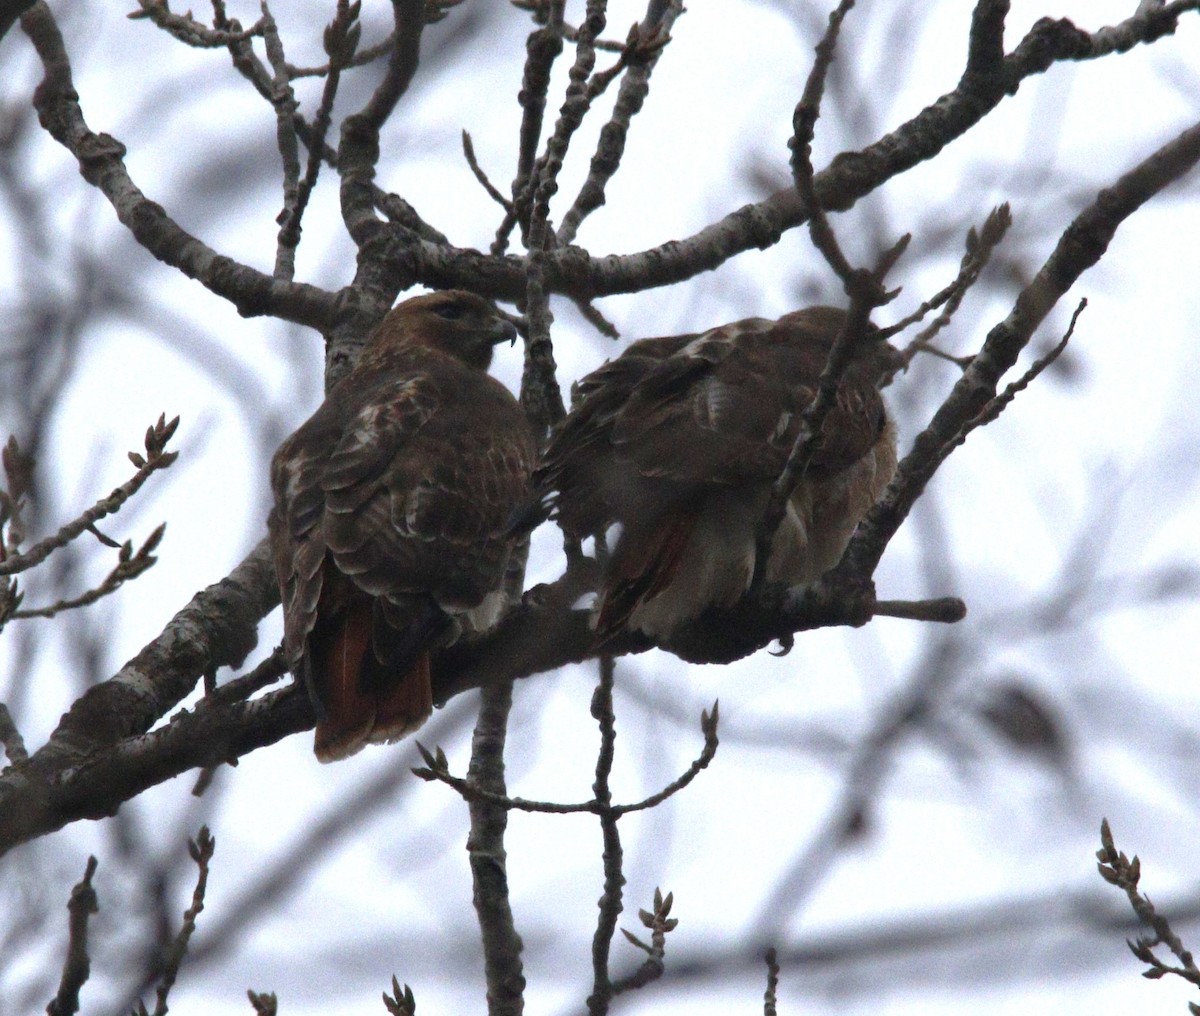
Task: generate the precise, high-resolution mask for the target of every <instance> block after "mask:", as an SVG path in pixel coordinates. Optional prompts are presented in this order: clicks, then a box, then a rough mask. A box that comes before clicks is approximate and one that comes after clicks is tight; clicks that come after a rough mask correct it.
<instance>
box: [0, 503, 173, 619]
mask: <svg viewBox="0 0 1200 1016" xmlns="http://www.w3.org/2000/svg"><path fill="white" fill-rule="evenodd" d="M166 528H167V524H166V523H165V522H164V523H163V524H162V525H160V526H159V527H158V528H157V529H155V530H154V532H152V533H151V534H150V535H149V536H148V537H146V541H145V543H143V544H142V545H141V546H140V547H138V549H137V551H136V553H135V552H134V549H133V544H132V543H131V542H130V541H128V540H126V541H125V543H123V544H120V545H119V546H120V553H119V554H118V556H117V566H116V567H115V568H114V569H113V570H112V571H110V572H109V573H108V574H107V575H106V576H105V577H104V579H103V580H102V581H101V582H100V584H99V585H97V586H94V587H93V588H92V589H89V590H88V591H87V592H86V593H82V594H81V595H79V596H76V597H73V598H72V599H69V600H59V601H57V602H56V603H52V604H50V605H49V606H48V607H27V608H25V609H23V610H15V611H13V613H12V615H11V616H12V618H13V620H22V619H24V618H30V617H54V615H55V614H58V613H61V612H62V611H64V610H75V609H76V608H78V607H86V606H88V605H89V604H92V603H95V602H96V601H97V600H99V599H102V598H103V597H105V596H108V595H110V594H112V593H115V592H116V591H117V590H118V589H120V588H121V586H123V585H124V584H125V583H126V582H128V581H129V580H130V579H135V578H137V577H138V576H139V575H141V574H142V573H143V572H145V571H147V570H148V569H149V568H152V567H153V566H154V564H155V563H156V562H157V561H158V558H157V557H155V556H154V554H153V551H154V550H155V549H156V548H157V547H158V544H159V541H160V540H162V536H163V533H164V532H165V531H166Z"/></svg>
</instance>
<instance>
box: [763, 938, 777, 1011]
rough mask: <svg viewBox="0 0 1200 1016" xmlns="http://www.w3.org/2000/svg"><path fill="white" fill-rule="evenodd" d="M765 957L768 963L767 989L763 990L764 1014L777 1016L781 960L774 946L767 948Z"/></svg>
mask: <svg viewBox="0 0 1200 1016" xmlns="http://www.w3.org/2000/svg"><path fill="white" fill-rule="evenodd" d="M763 959H764V960H765V961H766V964H767V990H766V991H765V992H763V1016H776V1013H777V1010H776V1008H775V1001H776V999H775V993H776V991H777V990H778V988H779V961H778V960H777V959H776V958H775V949H774V947H772V948H770V949H768V950H767V954H766V955H765V956H764V957H763Z"/></svg>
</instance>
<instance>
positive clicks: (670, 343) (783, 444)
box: [535, 307, 898, 642]
mask: <svg viewBox="0 0 1200 1016" xmlns="http://www.w3.org/2000/svg"><path fill="white" fill-rule="evenodd" d="M845 320H846V317H845V314H844V312H843V311H840V310H837V309H835V308H833V307H809V308H806V309H804V310H799V311H795V312H793V313H791V314H785V315H784V316H783V317H782V318H780V319H779V320H778V321H770V320H766V319H764V318H749V319H747V320H744V321H736V322H733V323H732V324H727V325H723V326H721V327H719V328H713V329H712V330H710V331H707V332H704V333H703V334H700V335H676V336H667V337H663V338H654V339H643V340H641V341H639V342H635V343H633V345H631V346H630V347H629V349H627V350H626V351H625V352H624V353H623V354H622V355H621V356H619V357H617V359H615V360H612V361H610V362H609V363H606V364H605V365H604V366H602V367H600V368H599V369H598V370H596V371H593V372H592V373H591V374H589V375H588V376H587V377H585V378H584V379H583V380H582V381H581V382H580V383H579V384H578V386H577V387H576V391H575V398H574V406H573V408H572V410H571V413H570V414H569V415H568V416H567V418H566V419H565V420H564V421H563V422H562V424H561V425H560V426H559V428H558V430H557V431H556V432H555V434H554V436H553V438H552V440H551V443H550V446H549V448H548V449H547V452H546V455H545V457H544V459H543V465H542V467H541V468H540V470H539V471H538V474H537V475H536V477H535V485H536V486H537V488H538V490H539V491H540V492H541V493H542V494H543V496H546V497H548V498H549V502H550V506H551V509H552V511H553V512H554V514H555V515H556V516H557V518H558V520H559V522H560V524H561V525H562V527H563V529H564V530H565V531H567V532H568V533H570V534H572V535H573V536H576V537H580V538H582V537H585V536H588V535H590V534H595V533H603V532H605V531H606V530H607V529H608V528H609V527H610V526H613V525H614V524H619V525H620V526H621V533H620V537H619V539H618V541H617V543H616V546H615V547H614V548H613V551H612V555H611V558H610V560H609V564H608V567H607V570H606V573H605V575H604V578H603V580H602V587H601V589H600V595H599V599H598V602H597V605H596V612H595V623H596V628H597V632H598V634H599V635H601V636H605V635H607V634H609V633H612V632H615V631H617V630H619V629H621V628H630V629H634V630H638V631H641V632H643V633H645V634H646V635H649V636H650V637H651V638H653V639H655V640H657V641H659V642H663V641H669V639H670V636H671V633H672V632H674V631H675V630H676V629H678V628H679V627H681V626H682V625H685V624H687V623H688V622H689V621H692V620H694V619H695V618H696V617H698V616H699V615H700V614H701V613H702V612H703V611H704V610H705V609H707V608H708V607H710V606H731V605H732V604H734V603H736V602H737V601H738V600H739V599H740V598H741V597H742V596H743V595H744V594H745V592H746V591H747V589H748V588H749V586H750V582H751V578H752V576H753V574H754V571H755V557H756V554H755V543H756V537H757V534H758V529H759V524H760V520H761V519H762V516H763V511H764V509H765V507H766V505H767V501H768V498H769V495H770V490H771V486H772V484H773V483H774V481H775V480H776V478H777V477H778V476H779V474H780V473H781V471H782V470H783V467H784V464H785V462H786V461H787V458H788V454H789V452H790V451H791V448H792V446H793V444H794V442H795V440H796V435H797V433H798V431H799V428H800V425H801V417H802V415H803V413H804V411H805V409H806V408H807V407H808V406H809V404H810V403H811V401H812V399H813V396H814V394H815V392H816V388H817V382H818V379H819V377H820V375H821V371H822V370H823V368H824V366H825V362H826V360H827V358H828V356H829V352H830V349H831V348H832V346H833V343H834V341H835V340H836V338H837V335H838V332H839V331H840V329H841V328H842V325H843V323H844V322H845ZM854 342H855V345H854V347H853V349H854V358H853V361H852V363H851V366H850V368H849V369H848V370H847V372H846V373H845V375H844V376H843V377H842V379H841V381H840V383H839V385H838V387H837V392H836V401H835V405H834V407H833V409H832V411H831V412H830V413H829V415H828V416H826V417H825V420H824V423H823V426H822V429H821V431H820V434H819V435H818V437H817V443H816V447H815V454H814V455H813V458H812V461H811V464H810V466H809V468H808V470H807V471H806V472H805V474H804V476H803V478H802V480H801V481H800V483H798V484H797V486H796V488H795V491H794V492H793V494H792V495H791V498H790V499H789V502H788V505H787V510H786V513H785V515H784V518H783V521H782V522H781V524H780V526H779V528H778V530H777V531H776V533H775V536H774V538H773V541H772V543H771V546H770V552H769V556H768V559H767V562H766V568H765V577H766V578H767V579H768V580H770V581H778V582H787V583H791V584H795V583H804V582H811V581H813V580H814V579H816V578H818V577H819V576H820V575H821V574H823V573H824V572H826V571H828V570H829V569H830V568H832V567H833V566H834V565H835V564H837V562H838V560H839V559H840V558H841V555H842V551H843V550H845V548H846V544H847V543H848V542H849V539H850V536H851V534H852V533H853V532H854V528H855V526H856V525H857V524H858V522H859V520H860V519H861V518H862V516H863V515H864V514H865V513H866V511H867V509H868V508H869V507H870V506H871V505H872V504H873V503H874V501H875V499H876V498H877V497H878V495H879V493H880V492H881V491H882V490H883V488H884V486H885V485H886V484H887V482H888V480H889V479H891V476H892V473H893V472H894V471H895V468H896V438H895V428H894V427H893V425H892V423H891V421H890V419H889V417H888V414H887V410H886V408H885V406H884V403H883V398H882V396H881V395H880V393H879V387H878V386H879V383H880V381H881V378H882V377H883V376H884V375H885V374H886V373H887V372H888V371H889V370H892V369H894V368H895V367H896V365H897V355H898V354H896V352H895V350H893V349H892V347H890V346H889V345H887V343H886V342H884V341H882V340H881V339H879V338H878V337H877V330H876V329H874V327H873V326H869V328H868V332H867V333H866V334H864V335H860V336H857V337H855V339H854Z"/></svg>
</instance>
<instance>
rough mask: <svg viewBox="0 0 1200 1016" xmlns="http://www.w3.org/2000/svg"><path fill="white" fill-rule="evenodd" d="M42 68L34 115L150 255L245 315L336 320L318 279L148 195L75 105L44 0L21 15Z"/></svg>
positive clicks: (117, 147)
mask: <svg viewBox="0 0 1200 1016" xmlns="http://www.w3.org/2000/svg"><path fill="white" fill-rule="evenodd" d="M21 27H22V28H24V30H25V33H26V35H28V36H29V38H30V40H31V41H32V42H33V45H34V48H35V49H36V50H37V53H38V56H39V57H40V59H41V61H42V66H43V68H44V69H45V76H44V77H43V78H42V83H41V84H40V85H38V87H37V90H36V91H35V92H34V95H33V104H34V106H35V108H36V109H37V113H38V119H39V121H40V122H41V124H42V126H43V127H44V128H45V129H46V130H47V131H48V132H49V133H50V135H51V136H52V137H53V138H54V140H55V141H57V142H58V143H59V144H61V145H62V146H63V147H64V148H66V149H67V150H68V151H69V152H70V153H71V154H72V155H73V156H75V158H76V159H77V160H78V161H79V171H80V172H81V173H82V174H83V178H84V179H85V180H86V181H87V182H88V183H90V184H91V185H92V186H94V187H97V188H99V190H100V191H101V192H102V193H103V194H104V196H105V197H106V198H108V200H109V202H110V203H111V204H112V206H113V209H114V211H116V213H117V218H118V219H120V220H121V223H122V224H123V225H125V226H126V227H127V228H128V229H129V231H130V232H131V233H133V236H134V238H135V239H136V240H137V241H138V243H140V244H141V245H142V246H143V247H145V248H146V250H148V251H149V252H150V253H151V254H152V255H154V257H156V258H157V259H158V260H159V261H162V262H163V263H164V264H168V265H170V266H171V267H172V268H178V269H179V270H180V271H181V272H183V273H184V275H186V276H188V277H189V278H192V279H196V280H197V281H198V282H200V283H201V284H203V285H204V286H206V287H207V288H208V289H210V290H211V291H212V292H214V293H216V294H217V296H221V297H224V298H225V299H226V300H228V301H229V302H230V303H232V304H233V305H234V307H236V308H237V311H238V313H239V314H241V315H242V316H243V317H255V316H258V315H263V314H270V315H273V316H274V317H279V318H283V319H284V320H285V321H294V322H295V323H297V324H302V325H310V326H311V327H313V328H317V329H321V330H326V329H328V327H329V326H330V325H331V323H332V322H333V320H334V314H335V299H334V296H333V294H331V293H327V292H326V291H325V290H323V289H318V288H317V287H316V286H308V285H304V284H302V283H296V282H286V281H284V280H281V279H275V278H272V277H271V276H270V275H266V274H264V273H262V272H259V271H255V270H254V269H253V268H250V267H248V266H246V265H242V264H238V263H237V262H236V261H233V260H231V259H230V258H227V257H224V256H222V255H220V254H218V253H217V252H216V251H214V250H213V249H212V248H211V247H208V246H207V245H206V244H204V243H203V242H201V241H200V240H198V239H197V238H196V237H194V236H192V235H191V234H190V233H188V232H187V231H186V230H184V229H183V228H182V227H180V226H179V224H178V223H176V222H175V220H174V219H172V218H171V217H170V216H169V215H168V214H167V213H166V211H165V210H164V209H163V207H162V206H161V205H158V204H156V203H155V202H153V201H151V200H150V199H149V198H147V197H146V195H145V194H143V193H142V191H141V190H140V189H139V188H138V187H137V185H136V184H135V183H134V182H133V180H132V179H131V177H130V176H129V172H128V170H126V168H125V163H124V161H123V160H124V157H125V146H124V145H123V144H121V142H120V141H118V140H117V139H116V138H114V137H112V136H111V135H108V134H94V133H92V131H91V130H90V129H89V128H88V125H87V123H86V121H85V120H84V118H83V111H82V110H81V109H80V106H79V95H78V93H77V92H76V91H75V86H74V83H73V81H72V78H71V65H70V62H69V60H68V58H67V52H66V49H65V48H64V46H63V39H62V35H61V33H60V32H59V30H58V25H57V24H56V22H55V20H54V15H53V14H52V13H51V12H50V9H49V7H47V6H46V4H45V3H44V2H39V3H36V4H34V5H33V7H32V8H30V9H29V10H28V11H27V12H26V13H25V14H23V15H22V16H21Z"/></svg>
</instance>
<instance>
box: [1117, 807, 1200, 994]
mask: <svg viewBox="0 0 1200 1016" xmlns="http://www.w3.org/2000/svg"><path fill="white" fill-rule="evenodd" d="M1096 859H1097V861H1098V863H1097V865H1096V867H1097V868H1098V869H1099V871H1100V875H1101V877H1102V878H1103V879H1104V881H1106V882H1108V883H1109V884H1110V885H1115V886H1116V887H1117V888H1118V889H1121V890H1123V891H1124V893H1125V896H1126V898H1127V899H1128V900H1129V905H1130V906H1131V907H1132V908H1133V912H1134V913H1135V914H1137V915H1138V917H1139V918H1140V919H1141V921H1142V922H1143V923H1144V924H1146V925H1149V927H1150V928H1151V929H1153V931H1154V936H1153V937H1152V938H1151V937H1148V936H1139V937H1138V938H1137V939H1136V940H1135V941H1129V940H1126V941H1127V942H1128V945H1129V950H1130V952H1132V953H1133V955H1134V956H1136V957H1137V958H1138V959H1139V960H1141V961H1142V962H1143V963H1145V964H1147V965H1148V967H1149V969H1148V970H1146V971H1144V972H1143V973H1142V976H1143V977H1145V978H1148V979H1149V980H1157V979H1158V978H1160V977H1163V976H1165V975H1166V974H1175V975H1176V976H1178V977H1182V978H1183V979H1184V980H1185V981H1188V982H1190V983H1191V984H1194V985H1196V986H1198V987H1200V969H1197V968H1196V962H1195V960H1194V959H1193V958H1192V954H1191V952H1190V950H1188V949H1186V948H1184V945H1183V942H1182V941H1181V940H1180V938H1179V936H1178V935H1176V934H1175V932H1174V931H1173V930H1172V928H1171V925H1170V922H1169V921H1168V920H1167V919H1166V918H1165V917H1162V916H1161V915H1160V914H1159V913H1158V912H1157V911H1156V910H1155V909H1154V904H1153V903H1151V902H1150V898H1149V897H1148V896H1144V895H1143V894H1142V893H1141V891H1140V890H1139V889H1138V881H1139V880H1140V878H1141V875H1142V865H1141V862H1140V861H1139V860H1138V858H1137V855H1136V854H1135V855H1134V857H1133V860H1132V861H1131V860H1129V858H1127V857H1126V856H1125V854H1124V853H1122V852H1120V851H1118V850H1117V848H1116V845H1115V843H1114V842H1113V835H1112V830H1111V829H1110V828H1109V825H1108V819H1104V820H1102V821H1101V823H1100V849H1099V850H1097V851H1096ZM1160 945H1165V946H1166V947H1167V948H1168V949H1169V950H1170V951H1171V952H1172V954H1173V955H1174V956H1175V958H1176V959H1178V960H1179V966H1172V965H1170V964H1168V963H1164V962H1163V961H1162V960H1160V959H1159V958H1158V957H1157V956H1156V955H1155V954H1154V949H1155V948H1156V947H1158V946H1160ZM1196 1008H1197V1006H1196V1005H1194V1004H1193V1005H1192V1007H1191V1011H1193V1012H1195V1010H1196Z"/></svg>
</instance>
